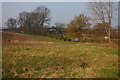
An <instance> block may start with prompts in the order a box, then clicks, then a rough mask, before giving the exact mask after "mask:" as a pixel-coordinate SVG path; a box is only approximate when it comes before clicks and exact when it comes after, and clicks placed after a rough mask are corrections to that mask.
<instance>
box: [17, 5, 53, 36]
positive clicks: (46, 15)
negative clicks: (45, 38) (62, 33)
mask: <svg viewBox="0 0 120 80" xmlns="http://www.w3.org/2000/svg"><path fill="white" fill-rule="evenodd" d="M50 19H51V17H50V10H49V9H48V8H47V7H45V6H38V7H37V8H36V9H35V10H34V11H33V12H25V11H24V12H21V13H20V14H19V20H18V22H19V26H20V29H21V30H22V31H24V32H26V33H33V34H39V35H46V32H47V30H46V28H45V27H44V25H45V24H49V21H50Z"/></svg>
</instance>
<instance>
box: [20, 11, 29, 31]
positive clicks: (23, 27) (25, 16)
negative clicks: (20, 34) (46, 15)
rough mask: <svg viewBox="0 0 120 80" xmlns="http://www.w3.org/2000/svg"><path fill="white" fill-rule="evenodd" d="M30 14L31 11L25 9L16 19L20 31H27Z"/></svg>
mask: <svg viewBox="0 0 120 80" xmlns="http://www.w3.org/2000/svg"><path fill="white" fill-rule="evenodd" d="M30 16H31V13H28V12H26V11H23V12H21V13H20V14H19V17H18V18H19V20H18V24H19V27H20V31H24V32H29V30H28V29H29V27H28V26H30V24H31V23H30Z"/></svg>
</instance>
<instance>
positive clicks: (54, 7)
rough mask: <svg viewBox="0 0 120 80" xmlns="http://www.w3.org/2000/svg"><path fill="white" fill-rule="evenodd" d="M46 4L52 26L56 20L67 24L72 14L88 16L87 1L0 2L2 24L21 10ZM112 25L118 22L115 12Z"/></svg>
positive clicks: (29, 10)
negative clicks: (0, 5)
mask: <svg viewBox="0 0 120 80" xmlns="http://www.w3.org/2000/svg"><path fill="white" fill-rule="evenodd" d="M41 5H42V6H46V7H47V8H49V9H50V11H51V13H50V15H51V17H52V19H51V22H50V25H51V26H53V25H54V24H55V23H56V22H61V23H66V24H69V22H70V21H71V20H73V19H74V16H76V15H79V14H81V13H84V14H85V15H87V16H90V13H89V10H88V2H3V3H2V26H3V27H6V25H5V22H7V20H8V19H9V18H17V17H18V15H19V13H20V12H22V11H27V12H31V11H33V10H34V9H35V8H36V7H37V6H41ZM115 15H116V16H115V18H114V19H113V26H117V24H118V20H117V18H118V16H117V15H118V14H117V13H116V14H115Z"/></svg>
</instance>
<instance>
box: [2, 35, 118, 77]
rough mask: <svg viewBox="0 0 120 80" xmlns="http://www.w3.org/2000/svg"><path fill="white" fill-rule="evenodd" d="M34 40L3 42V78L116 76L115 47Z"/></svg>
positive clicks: (116, 58)
mask: <svg viewBox="0 0 120 80" xmlns="http://www.w3.org/2000/svg"><path fill="white" fill-rule="evenodd" d="M30 37H32V36H30ZM32 38H33V37H32ZM39 38H42V39H46V41H43V40H42V39H40V40H39ZM37 40H38V41H37ZM37 40H36V41H33V40H31V42H29V41H28V42H25V43H17V44H12V45H9V46H6V45H4V46H3V77H4V78H6V77H9V78H10V77H14V78H17V77H21V78H117V74H118V72H117V70H118V66H117V64H118V61H117V60H118V56H117V53H118V51H117V47H114V48H113V47H112V48H111V47H106V46H104V45H105V44H98V43H94V44H92V43H87V44H83V43H75V42H64V41H55V40H53V39H50V38H44V37H37ZM47 40H48V41H47ZM24 41H25V40H24Z"/></svg>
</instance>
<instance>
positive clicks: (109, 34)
mask: <svg viewBox="0 0 120 80" xmlns="http://www.w3.org/2000/svg"><path fill="white" fill-rule="evenodd" d="M110 32H111V31H110V29H109V30H108V40H109V43H111V38H110V36H111V33H110Z"/></svg>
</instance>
